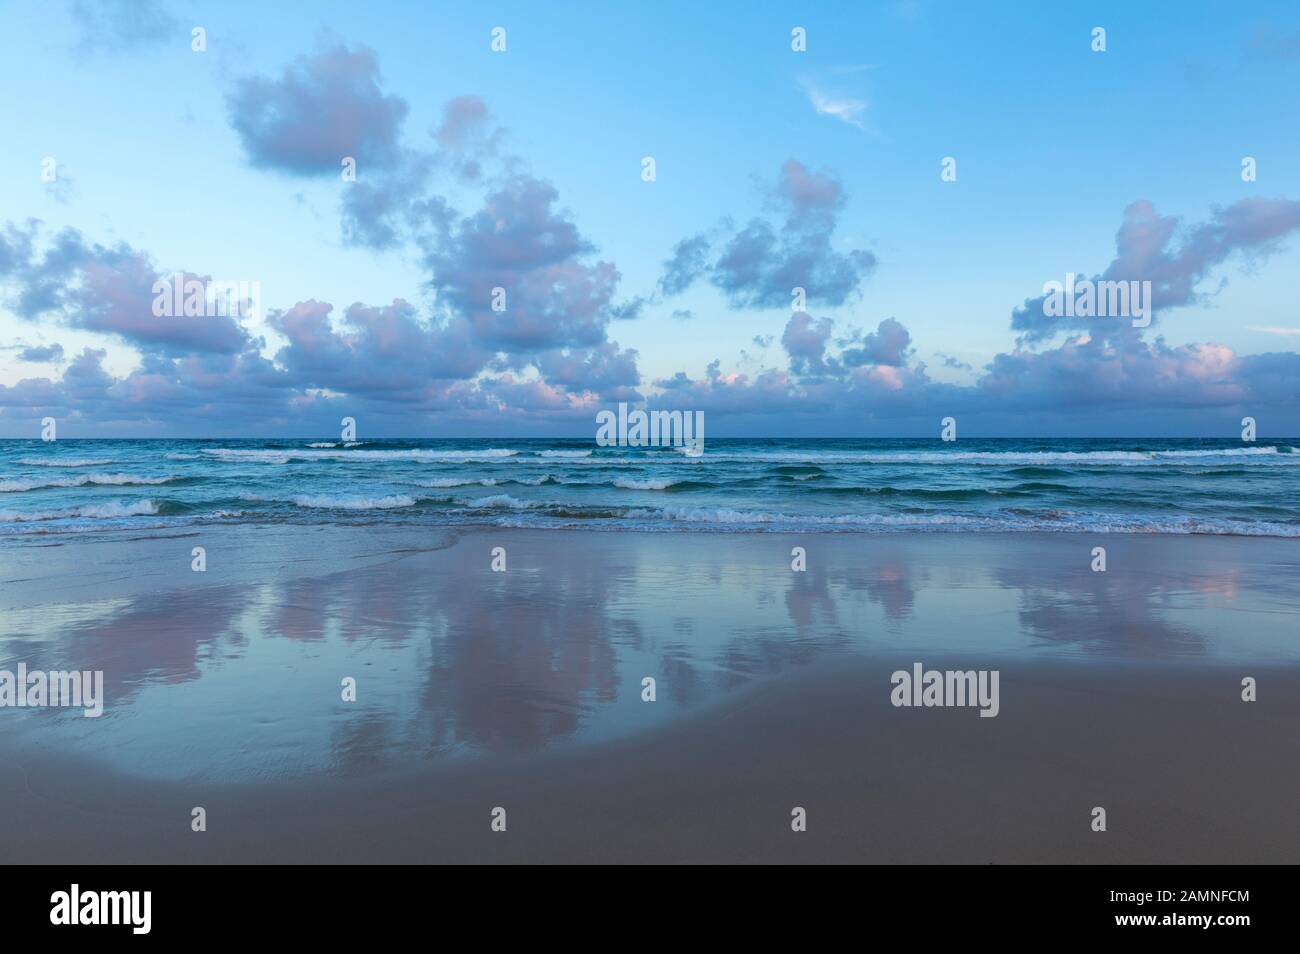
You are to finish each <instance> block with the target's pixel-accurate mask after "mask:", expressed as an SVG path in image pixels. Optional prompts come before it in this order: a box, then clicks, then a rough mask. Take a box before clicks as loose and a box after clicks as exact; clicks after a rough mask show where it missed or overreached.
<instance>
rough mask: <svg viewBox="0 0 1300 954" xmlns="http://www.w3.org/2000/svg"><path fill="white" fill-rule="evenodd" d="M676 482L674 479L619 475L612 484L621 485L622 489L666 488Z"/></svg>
mask: <svg viewBox="0 0 1300 954" xmlns="http://www.w3.org/2000/svg"><path fill="white" fill-rule="evenodd" d="M676 483H678V481H675V480H654V479H648V480H633V479H632V478H629V477H619V478H617V479H616V480H615V481H614V486H615V487H622V488H623V489H624V490H667V489H668V488H669V487H671V486H673V485H674V484H676Z"/></svg>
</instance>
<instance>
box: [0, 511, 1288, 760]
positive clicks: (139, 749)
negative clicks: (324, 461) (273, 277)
mask: <svg viewBox="0 0 1300 954" xmlns="http://www.w3.org/2000/svg"><path fill="white" fill-rule="evenodd" d="M200 539H201V541H202V542H203V544H204V545H205V546H206V548H207V551H208V560H209V563H208V570H207V571H206V572H205V573H203V574H196V573H192V572H191V571H190V569H189V566H190V563H189V559H190V558H189V553H190V547H191V546H192V545H193V544H194V543H195V541H196V538H195V537H193V536H177V537H166V536H165V537H161V538H155V539H150V540H135V541H132V542H125V541H116V542H114V541H109V542H100V543H78V542H69V543H68V544H66V545H64V546H58V547H53V548H51V547H48V546H47V547H29V548H26V549H24V550H23V552H22V553H21V554H20V556H21V558H22V559H21V562H19V563H15V564H13V566H14V568H15V572H16V576H11V577H7V578H6V579H5V582H4V585H3V587H0V599H2V600H3V609H4V612H3V614H2V616H0V668H5V669H9V670H13V669H14V668H15V667H16V666H17V664H18V663H19V662H25V663H26V664H27V666H28V667H29V668H31V669H80V670H102V671H103V672H104V674H105V682H106V685H105V694H106V697H107V699H106V703H105V711H104V714H103V716H101V717H100V718H97V719H87V718H84V717H83V716H82V715H81V714H80V713H79V712H78V711H76V710H30V709H6V710H3V711H0V719H3V720H4V725H5V729H6V730H7V731H9V732H13V733H16V734H21V736H22V738H23V739H24V742H25V744H26V745H30V746H32V747H35V748H39V749H41V750H44V751H47V752H51V751H62V752H67V753H75V754H79V755H82V756H88V757H92V758H96V759H105V760H108V761H109V762H110V763H111V764H112V765H113V766H114V768H115V769H116V770H118V771H120V772H123V773H127V774H133V775H140V776H147V777H159V778H173V779H211V780H214V781H215V780H226V781H243V780H257V779H269V778H278V777H293V776H307V775H312V774H314V773H322V772H325V773H331V774H342V775H350V774H357V773H363V774H364V773H370V772H375V771H387V770H397V769H401V768H409V767H411V766H414V765H419V764H423V763H428V762H430V761H443V760H447V759H459V758H468V757H483V756H518V755H528V754H531V753H536V752H541V751H544V750H551V749H555V748H557V747H564V746H572V745H583V744H587V743H591V742H595V741H600V740H608V739H614V738H621V737H626V736H629V735H632V734H635V733H638V732H641V731H644V730H647V729H651V728H653V727H655V726H662V725H664V724H666V723H669V722H671V721H672V720H675V719H679V718H682V717H684V716H685V715H687V714H689V713H692V712H696V711H698V710H699V709H700V708H701V707H705V706H709V705H714V704H718V703H720V702H722V701H724V700H726V699H729V698H731V697H732V694H733V693H735V692H738V691H741V690H743V689H744V688H746V687H749V686H754V685H757V684H758V683H759V682H760V681H762V680H765V679H768V678H773V677H779V676H781V675H783V674H787V673H791V672H793V671H796V670H799V669H802V668H803V667H806V666H810V665H815V664H831V665H833V664H834V662H835V660H837V659H845V658H849V657H860V656H871V655H880V654H896V653H903V654H906V655H907V656H908V657H909V658H912V659H916V660H920V661H924V662H926V664H927V665H941V664H942V663H943V662H944V661H945V660H958V661H962V668H967V667H970V666H974V667H975V668H989V667H991V666H996V664H997V660H999V659H1016V660H1021V661H1024V660H1029V659H1070V658H1075V659H1079V658H1087V659H1090V660H1101V661H1107V662H1114V663H1117V664H1123V663H1125V662H1151V661H1158V662H1160V663H1162V664H1170V665H1204V664H1225V665H1226V664H1231V665H1242V664H1248V665H1250V666H1252V667H1265V666H1273V665H1279V664H1281V665H1289V666H1294V665H1295V664H1296V663H1298V662H1300V639H1298V638H1297V636H1296V632H1295V619H1296V610H1297V606H1300V585H1298V584H1297V582H1296V581H1297V580H1300V573H1297V570H1300V554H1296V553H1294V552H1293V547H1294V544H1292V542H1291V541H1289V540H1269V539H1253V538H1221V537H1192V538H1181V539H1176V538H1169V537H1160V536H1146V535H1143V536H1124V537H1111V538H1098V537H1095V536H1075V535H1069V534H977V535H964V536H954V535H950V534H912V535H893V536H888V537H877V538H871V537H865V536H861V535H846V534H838V535H811V534H799V535H773V534H762V535H752V534H751V535H722V534H695V535H682V534H646V533H640V534H638V533H623V534H611V533H575V532H555V531H543V532H534V531H521V530H472V531H465V532H463V533H450V534H448V533H446V532H443V533H441V534H434V535H433V536H432V537H431V536H430V535H429V534H428V532H427V531H423V530H419V529H417V528H406V529H397V528H367V529H363V530H356V531H351V532H344V531H339V530H334V531H330V534H329V536H328V537H322V536H321V532H320V531H318V530H316V529H313V528H291V527H283V528H281V529H280V530H279V531H278V532H277V533H275V534H270V535H268V534H267V533H266V532H265V530H260V529H256V528H242V529H241V528H222V529H215V528H214V529H210V530H208V531H205V532H204V535H203V536H202V537H201V538H200ZM1098 539H1105V540H1106V546H1107V551H1108V553H1107V555H1108V562H1109V566H1108V569H1107V572H1105V573H1094V572H1092V571H1091V569H1090V562H1091V548H1092V547H1093V546H1094V545H1095V543H1096V542H1097V540H1098ZM495 546H503V547H505V549H506V551H507V554H508V568H507V571H506V572H504V573H494V572H492V571H491V569H490V565H489V564H490V553H491V549H492V548H493V547H495ZM794 546H802V547H804V548H805V550H806V552H807V570H806V571H805V572H794V571H792V569H791V549H792V548H793V547H794ZM318 551H327V552H318ZM341 567H349V568H346V569H342V568H341ZM345 677H352V678H355V679H356V680H357V701H356V702H355V703H345V702H343V701H342V698H341V688H340V687H341V681H342V680H343V679H344V678H345ZM646 677H652V678H654V679H655V680H656V695H657V698H656V700H655V702H654V703H653V704H649V703H646V702H643V701H642V698H641V696H642V691H643V680H644V679H645V678H646ZM1235 684H1236V677H1235V676H1234V677H1233V678H1232V679H1230V680H1228V682H1226V683H1225V690H1224V691H1225V692H1228V691H1234V690H1233V687H1234V686H1235ZM863 691H864V692H870V691H873V690H872V687H865V686H864V687H863ZM875 691H878V692H882V693H887V692H888V691H889V687H888V686H887V685H884V684H882V685H881V686H878V687H875ZM1011 705H1014V700H1004V702H1003V706H1004V707H1007V706H1011Z"/></svg>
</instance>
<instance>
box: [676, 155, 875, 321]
mask: <svg viewBox="0 0 1300 954" xmlns="http://www.w3.org/2000/svg"><path fill="white" fill-rule="evenodd" d="M769 199H770V201H771V202H772V204H773V205H775V206H776V208H777V209H778V210H779V211H781V212H783V213H784V214H785V218H784V221H783V223H782V224H781V225H780V226H777V225H774V224H772V223H771V222H769V221H767V220H766V219H763V218H754V219H751V220H750V222H749V223H748V224H747V225H746V226H745V227H744V228H741V229H739V230H735V229H733V228H730V227H729V226H727V225H726V224H725V223H724V226H723V227H722V228H721V229H720V230H719V231H720V232H721V233H722V234H721V237H720V239H719V240H718V242H717V245H716V247H717V253H716V257H714V256H711V251H712V249H713V248H714V241H713V240H712V239H711V238H710V237H709V236H708V235H696V236H693V237H691V238H687V239H684V240H682V241H681V242H678V243H677V245H676V246H675V247H674V249H673V255H672V257H671V258H670V259H669V260H668V261H667V262H666V263H665V264H664V273H663V276H662V277H661V279H660V281H659V288H660V289H661V291H662V292H663V293H664V294H666V295H674V294H678V293H680V292H682V291H684V290H685V289H686V288H688V287H690V286H691V285H692V284H693V283H694V282H695V281H696V280H697V279H699V278H701V277H707V278H708V280H709V281H710V282H711V283H712V284H713V285H714V286H715V287H716V288H718V289H719V290H720V291H721V292H722V293H723V294H724V295H725V296H726V298H727V300H728V303H729V304H730V306H731V307H732V308H777V307H788V306H789V305H790V302H791V290H792V289H793V288H796V287H799V288H803V289H805V291H806V295H807V300H808V301H809V302H813V303H821V304H825V305H832V306H834V305H842V304H844V302H845V301H846V300H847V299H848V298H849V297H850V296H851V295H853V294H854V293H856V292H857V291H858V289H859V288H860V286H861V284H862V283H863V282H864V281H865V280H866V279H867V277H868V276H869V275H870V274H871V272H872V271H873V270H874V269H875V267H876V257H875V256H874V255H872V254H871V253H870V252H867V251H863V250H860V249H855V250H851V251H848V252H840V251H837V250H836V249H835V248H834V247H833V245H832V238H833V236H834V232H835V229H836V226H837V219H838V215H839V212H840V211H841V210H842V208H843V206H844V201H845V197H844V190H843V186H842V185H841V183H840V182H839V180H838V179H835V178H834V177H832V176H830V175H829V174H826V173H816V172H812V171H810V170H809V169H808V168H807V167H806V166H804V165H803V164H802V163H800V162H798V161H797V160H794V159H790V160H787V161H786V162H785V163H784V164H783V165H782V167H781V171H780V175H779V177H778V179H777V182H776V184H775V186H774V187H773V188H772V189H771V190H770V192H769Z"/></svg>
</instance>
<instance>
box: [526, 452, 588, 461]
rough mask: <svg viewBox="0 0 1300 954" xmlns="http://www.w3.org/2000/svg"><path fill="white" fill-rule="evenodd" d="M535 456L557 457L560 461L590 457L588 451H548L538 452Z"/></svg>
mask: <svg viewBox="0 0 1300 954" xmlns="http://www.w3.org/2000/svg"><path fill="white" fill-rule="evenodd" d="M537 456H538V457H558V458H560V459H562V460H565V459H571V460H578V459H580V458H583V457H590V456H591V451H589V450H581V451H567V450H556V451H550V450H548V451H538V452H537Z"/></svg>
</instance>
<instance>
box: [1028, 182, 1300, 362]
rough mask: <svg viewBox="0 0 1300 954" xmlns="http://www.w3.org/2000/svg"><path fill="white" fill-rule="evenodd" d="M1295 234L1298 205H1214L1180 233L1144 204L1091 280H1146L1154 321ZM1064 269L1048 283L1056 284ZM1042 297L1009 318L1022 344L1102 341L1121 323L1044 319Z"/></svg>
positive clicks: (1132, 210)
mask: <svg viewBox="0 0 1300 954" xmlns="http://www.w3.org/2000/svg"><path fill="white" fill-rule="evenodd" d="M1297 229H1300V200H1294V199H1281V198H1279V199H1264V198H1249V199H1241V200H1239V201H1237V202H1234V203H1233V204H1232V205H1229V206H1224V207H1220V206H1216V207H1214V208H1213V209H1212V210H1211V215H1210V218H1209V220H1208V221H1206V222H1202V223H1200V224H1198V225H1195V226H1190V227H1184V226H1183V224H1182V222H1181V220H1180V219H1178V218H1177V217H1175V216H1161V215H1158V214H1157V213H1156V210H1155V206H1154V205H1153V204H1152V203H1151V202H1149V201H1147V200H1145V199H1142V200H1139V201H1137V202H1134V203H1133V204H1132V205H1130V206H1129V207H1128V208H1127V209H1125V210H1124V218H1123V221H1122V222H1121V223H1120V227H1119V230H1118V231H1117V232H1116V234H1115V258H1114V259H1113V260H1112V261H1111V263H1110V264H1109V265H1108V266H1107V267H1106V269H1105V271H1103V272H1102V273H1101V275H1100V276H1095V280H1101V281H1149V282H1151V299H1152V300H1151V306H1152V308H1153V310H1154V312H1155V315H1156V318H1158V317H1159V314H1160V312H1162V311H1164V310H1166V309H1169V308H1178V307H1183V306H1186V305H1191V304H1195V303H1197V302H1199V301H1202V300H1203V299H1204V298H1205V297H1206V295H1205V293H1202V292H1200V291H1198V286H1200V284H1201V283H1202V282H1203V281H1205V279H1206V278H1208V277H1209V275H1210V273H1211V272H1212V271H1213V270H1214V269H1215V268H1216V267H1217V266H1219V265H1222V264H1223V263H1224V262H1226V261H1227V260H1228V259H1229V258H1231V257H1233V256H1234V255H1237V256H1239V257H1245V258H1247V259H1252V260H1256V261H1259V260H1263V259H1264V258H1267V257H1268V256H1269V255H1270V254H1272V253H1273V252H1275V251H1276V250H1277V248H1278V245H1279V242H1280V241H1281V240H1282V239H1283V238H1285V237H1287V236H1288V235H1290V234H1291V233H1293V232H1295V231H1296V230H1297ZM1068 270H1069V269H1062V274H1061V275H1060V276H1052V278H1051V280H1053V281H1061V280H1062V279H1063V278H1064V273H1065V272H1066V271H1068ZM1046 297H1047V296H1046V295H1039V296H1038V297H1036V298H1030V299H1026V300H1025V303H1024V304H1023V305H1022V306H1021V307H1019V308H1017V309H1015V310H1014V311H1013V312H1012V315H1011V327H1012V328H1013V329H1014V330H1016V331H1019V332H1021V333H1022V335H1021V341H1023V342H1025V343H1033V342H1038V341H1044V340H1047V339H1050V338H1052V337H1053V336H1055V335H1056V334H1058V333H1059V332H1061V331H1079V330H1080V329H1081V328H1082V327H1087V328H1088V329H1089V332H1090V334H1092V335H1094V336H1096V335H1108V334H1110V333H1111V332H1112V330H1113V329H1114V327H1115V326H1116V325H1117V324H1118V323H1121V322H1123V321H1124V319H1116V318H1095V319H1079V318H1068V317H1049V316H1047V315H1045V314H1044V313H1043V303H1044V302H1045V300H1046ZM1153 323H1154V321H1153Z"/></svg>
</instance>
